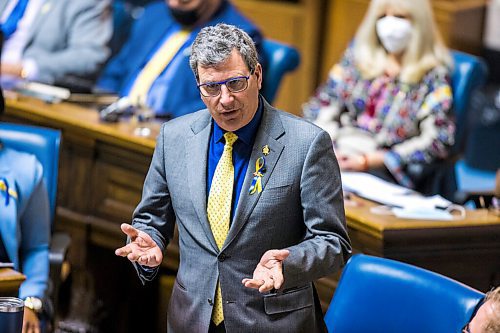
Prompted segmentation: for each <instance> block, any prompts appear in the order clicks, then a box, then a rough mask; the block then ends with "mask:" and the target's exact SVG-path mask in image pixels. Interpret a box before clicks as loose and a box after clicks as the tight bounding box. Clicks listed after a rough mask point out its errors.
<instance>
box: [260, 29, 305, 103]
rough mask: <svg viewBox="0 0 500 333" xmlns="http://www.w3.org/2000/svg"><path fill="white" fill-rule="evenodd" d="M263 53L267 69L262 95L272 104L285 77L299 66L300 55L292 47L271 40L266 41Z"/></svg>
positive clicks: (263, 44) (263, 45)
mask: <svg viewBox="0 0 500 333" xmlns="http://www.w3.org/2000/svg"><path fill="white" fill-rule="evenodd" d="M262 52H263V54H262V57H263V58H264V59H265V60H266V68H265V69H264V70H265V72H264V81H263V87H262V90H261V94H262V95H263V96H264V98H265V99H266V100H267V101H268V102H269V103H271V104H272V103H273V101H274V98H275V97H276V93H277V91H278V88H279V85H280V83H281V80H282V79H283V76H284V75H285V74H286V73H287V72H290V71H293V70H294V69H296V68H297V67H298V66H299V63H300V55H299V52H298V51H297V50H296V49H295V48H293V47H292V46H288V45H285V44H283V43H280V42H277V41H273V40H270V39H264V41H263V43H262Z"/></svg>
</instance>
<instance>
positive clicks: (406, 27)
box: [376, 16, 412, 54]
mask: <svg viewBox="0 0 500 333" xmlns="http://www.w3.org/2000/svg"><path fill="white" fill-rule="evenodd" d="M376 29H377V35H378V38H379V39H380V41H381V42H382V45H383V46H384V48H385V49H386V50H387V52H389V53H395V54H397V53H400V52H401V51H403V50H404V49H405V48H406V46H408V43H409V42H410V36H411V32H412V27H411V22H410V21H409V20H407V19H404V18H400V17H395V16H384V17H382V18H380V19H378V21H377V26H376Z"/></svg>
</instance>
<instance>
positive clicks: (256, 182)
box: [248, 157, 266, 194]
mask: <svg viewBox="0 0 500 333" xmlns="http://www.w3.org/2000/svg"><path fill="white" fill-rule="evenodd" d="M264 172H266V160H265V159H264V157H259V158H258V159H257V160H256V161H255V172H254V173H253V179H252V184H251V185H250V189H249V190H248V193H250V194H254V193H255V192H257V193H260V192H262V176H263V175H264V174H263V173H264Z"/></svg>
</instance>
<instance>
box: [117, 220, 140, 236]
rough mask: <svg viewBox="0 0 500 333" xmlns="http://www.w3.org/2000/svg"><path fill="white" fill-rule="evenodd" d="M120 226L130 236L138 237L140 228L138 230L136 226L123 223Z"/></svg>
mask: <svg viewBox="0 0 500 333" xmlns="http://www.w3.org/2000/svg"><path fill="white" fill-rule="evenodd" d="M120 228H121V229H122V231H123V232H124V233H125V234H126V235H127V236H129V237H130V238H135V237H137V236H138V235H139V230H137V229H136V228H134V227H133V226H131V225H130V224H127V223H122V224H121V225H120Z"/></svg>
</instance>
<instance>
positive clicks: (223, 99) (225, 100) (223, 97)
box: [220, 84, 234, 104]
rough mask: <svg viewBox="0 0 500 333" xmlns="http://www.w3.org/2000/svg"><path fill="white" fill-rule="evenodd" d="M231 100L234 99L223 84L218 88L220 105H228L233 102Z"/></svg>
mask: <svg viewBox="0 0 500 333" xmlns="http://www.w3.org/2000/svg"><path fill="white" fill-rule="evenodd" d="M233 99H234V97H233V93H231V92H230V91H229V89H227V87H226V85H225V84H223V85H222V86H221V87H220V103H221V104H229V103H231V102H232V101H233Z"/></svg>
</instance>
